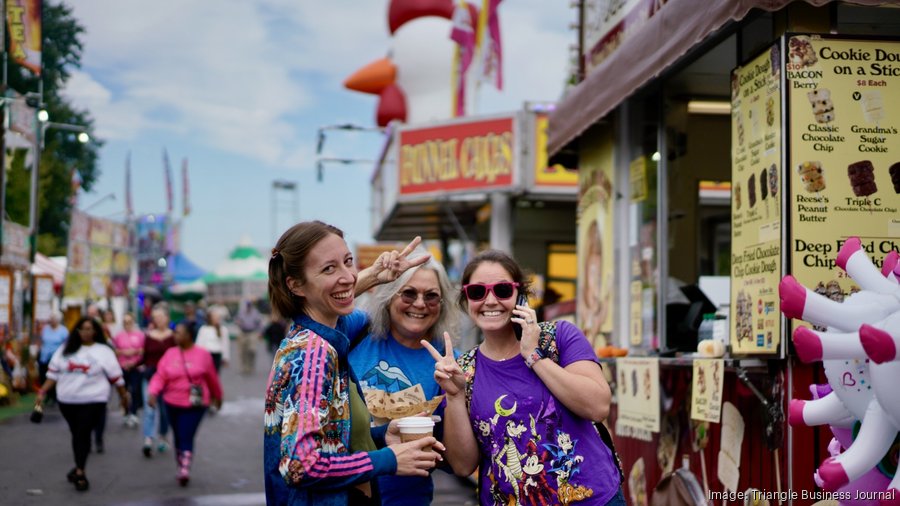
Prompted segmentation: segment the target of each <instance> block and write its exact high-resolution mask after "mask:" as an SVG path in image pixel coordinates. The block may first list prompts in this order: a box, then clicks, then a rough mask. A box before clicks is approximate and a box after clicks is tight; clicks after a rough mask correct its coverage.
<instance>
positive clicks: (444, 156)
mask: <svg viewBox="0 0 900 506" xmlns="http://www.w3.org/2000/svg"><path fill="white" fill-rule="evenodd" d="M399 136H400V142H399V160H398V169H399V170H398V175H399V190H400V195H401V196H409V195H416V196H421V195H426V194H438V193H447V192H453V193H460V192H465V191H484V190H488V189H490V190H496V189H502V188H508V187H511V186H512V185H513V183H514V178H513V172H514V168H515V166H516V163H517V155H516V145H517V133H516V118H515V116H509V117H502V118H491V119H480V120H474V121H465V122H457V123H451V124H445V125H440V126H432V127H426V128H410V129H405V130H401V131H400V133H399Z"/></svg>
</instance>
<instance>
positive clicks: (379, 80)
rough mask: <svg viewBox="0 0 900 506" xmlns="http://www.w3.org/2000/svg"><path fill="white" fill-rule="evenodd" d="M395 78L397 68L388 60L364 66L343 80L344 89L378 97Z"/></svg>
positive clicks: (380, 60) (376, 61) (384, 59)
mask: <svg viewBox="0 0 900 506" xmlns="http://www.w3.org/2000/svg"><path fill="white" fill-rule="evenodd" d="M396 78H397V67H396V66H395V65H394V62H392V61H391V60H390V59H388V58H381V59H379V60H375V61H373V62H370V63H368V64H366V66H364V67H362V68H361V69H359V70H357V71H356V72H354V73H353V74H351V75H350V77H348V78H347V79H346V80H344V88H347V89H348V90H353V91H360V92H362V93H371V94H373V95H380V94H381V92H382V91H384V89H385V88H386V87H387V86H389V85H391V84H393V83H394V80H395V79H396Z"/></svg>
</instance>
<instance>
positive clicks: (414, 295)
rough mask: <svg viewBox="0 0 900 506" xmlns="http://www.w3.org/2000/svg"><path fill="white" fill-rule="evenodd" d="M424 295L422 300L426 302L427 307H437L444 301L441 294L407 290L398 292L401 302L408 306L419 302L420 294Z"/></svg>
mask: <svg viewBox="0 0 900 506" xmlns="http://www.w3.org/2000/svg"><path fill="white" fill-rule="evenodd" d="M420 293H421V294H422V300H423V301H425V305H426V306H430V307H436V306H437V305H439V304H440V303H441V302H442V301H443V300H444V299H443V298H441V294H439V293H435V292H425V293H422V292H420V291H418V290H415V289H412V288H407V289H405V290H401V291H399V292H397V295H399V296H400V300H402V301H403V302H404V303H406V304H415V303H416V301H417V300H419V294H420Z"/></svg>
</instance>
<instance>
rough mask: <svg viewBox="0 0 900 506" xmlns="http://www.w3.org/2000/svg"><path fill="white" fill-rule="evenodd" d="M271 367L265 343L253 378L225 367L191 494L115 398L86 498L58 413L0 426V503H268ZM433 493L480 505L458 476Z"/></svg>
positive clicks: (439, 476)
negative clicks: (265, 448)
mask: <svg viewBox="0 0 900 506" xmlns="http://www.w3.org/2000/svg"><path fill="white" fill-rule="evenodd" d="M233 356H234V355H233ZM270 361H271V356H270V355H268V354H267V353H266V352H265V351H264V347H263V346H262V344H261V343H260V346H259V347H258V352H257V362H256V370H255V372H254V374H252V375H250V376H242V375H240V374H238V373H237V368H236V367H235V365H236V364H232V365H231V366H229V367H227V368H225V369H223V372H222V382H223V386H224V389H225V393H226V395H225V404H224V406H223V409H222V411H220V412H219V413H218V414H217V415H215V416H212V417H210V416H207V417H206V418H204V420H203V424H202V425H201V426H200V431H199V433H198V435H197V441H196V443H195V445H196V452H195V453H196V457H195V463H194V466H193V472H192V475H191V483H190V485H189V486H188V487H187V488H181V487H179V486H178V484H177V483H176V482H175V461H174V457H173V456H172V452H171V450H170V451H168V452H166V453H164V454H154V455H153V457H152V458H150V459H147V458H145V457H144V456H143V455H142V454H141V444H142V436H141V433H140V430H139V429H127V428H125V427H124V426H123V425H122V415H121V413H120V412H118V409H117V407H118V399H117V398H116V399H114V400H113V401H112V402H111V403H110V412H109V416H108V419H107V428H106V435H105V441H106V453H103V454H99V455H98V454H91V455H90V457H89V458H88V463H87V476H88V478H89V479H90V482H91V489H90V490H89V491H88V492H86V493H79V492H76V491H75V490H74V487H72V485H71V484H70V483H68V482H67V481H66V477H65V475H66V473H67V472H68V470H69V469H71V468H72V451H71V447H70V442H69V441H70V439H69V430H68V428H67V426H66V423H65V420H63V418H62V415H60V413H59V410H58V409H56V408H55V407H51V408H48V409H47V410H46V413H45V416H44V422H43V423H41V424H39V425H35V424H32V423H30V422H29V421H28V414H27V413H22V414H20V415H17V416H12V417H10V418H9V419H7V420H4V421H0V460H2V464H0V504H3V505H13V506H30V505H48V504H51V505H57V504H59V505H62V504H66V505H91V506H98V505H100V506H103V505H106V506H206V505H209V506H213V505H216V506H256V505H264V504H265V495H264V494H263V490H264V488H263V480H262V430H261V427H262V413H263V408H262V406H263V394H264V392H265V382H266V377H267V375H268V371H269V366H270V364H271V362H270ZM170 437H171V436H170ZM435 487H436V496H435V501H434V503H433V504H435V505H466V504H475V500H474V495H473V493H472V492H471V490H470V485H469V484H468V483H467V482H465V481H462V480H459V479H457V478H456V477H454V476H451V475H448V474H446V473H443V472H437V473H435Z"/></svg>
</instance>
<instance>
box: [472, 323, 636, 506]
mask: <svg viewBox="0 0 900 506" xmlns="http://www.w3.org/2000/svg"><path fill="white" fill-rule="evenodd" d="M556 325H557V332H556V342H557V346H558V348H559V365H560V366H562V367H565V366H567V365H569V364H571V363H573V362H577V361H579V360H589V361H592V362H596V356H595V355H594V351H593V350H592V349H591V345H590V343H589V342H588V340H587V338H586V337H585V336H584V334H582V333H581V331H580V330H578V328H577V327H575V326H574V325H572V324H571V323H568V322H565V321H560V322H557V324H556ZM475 363H476V367H475V382H474V384H473V386H472V401H471V405H470V413H471V415H470V418H471V420H472V429H473V430H474V432H475V437H476V439H477V440H478V445H479V448H480V450H481V463H480V466H479V473H480V483H481V490H480V491H479V496H480V501H479V502H480V504H489V505H506V504H509V500H510V499H511V498H514V499H515V504H522V505H545V504H567V503H576V504H584V505H588V504H591V505H602V504H606V503H607V502H608V501H609V500H610V499H611V498H612V497H613V495H615V493H616V492H617V491H618V490H619V471H618V469H617V468H616V464H615V461H614V457H613V455H612V452H611V451H610V450H609V448H607V447H606V445H605V444H603V441H602V440H601V439H600V436H599V434H597V430H596V429H595V428H594V426H593V423H592V422H591V421H590V420H587V419H584V418H581V417H578V416H576V415H575V414H573V413H572V412H571V411H569V410H568V409H567V408H566V407H565V406H563V404H562V403H561V402H559V401H557V400H556V399H555V398H554V397H553V395H552V394H551V393H550V390H549V389H548V388H547V387H546V386H545V385H544V383H543V382H542V381H541V379H540V378H539V377H538V376H537V374H535V372H534V371H532V370H530V369H529V368H528V366H526V365H525V360H524V359H522V357H520V356H515V357H513V358H511V359H508V360H504V361H500V362H498V361H495V360H491V359H490V358H488V357H486V356H485V355H483V354H482V353H481V351H480V350H479V351H477V356H476V358H475Z"/></svg>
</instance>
